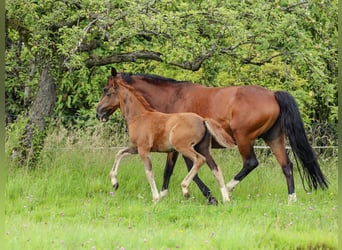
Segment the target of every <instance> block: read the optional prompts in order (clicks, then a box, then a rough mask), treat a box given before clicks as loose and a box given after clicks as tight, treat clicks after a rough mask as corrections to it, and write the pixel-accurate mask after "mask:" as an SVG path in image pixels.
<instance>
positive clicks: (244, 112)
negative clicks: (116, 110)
mask: <svg viewBox="0 0 342 250" xmlns="http://www.w3.org/2000/svg"><path fill="white" fill-rule="evenodd" d="M112 77H113V79H114V80H115V79H116V78H117V77H123V78H124V80H125V82H128V83H129V84H130V86H132V87H133V88H134V89H135V90H136V91H137V92H138V93H140V94H141V95H143V96H144V98H145V99H146V100H147V102H148V103H150V105H151V106H152V107H153V108H154V109H156V110H158V111H160V112H164V113H178V112H194V113H197V114H199V115H200V116H202V117H204V118H212V119H214V120H216V121H217V122H219V123H220V124H221V125H222V127H223V128H224V129H225V130H226V131H227V132H228V133H229V134H230V135H231V136H232V138H233V139H234V140H235V142H236V144H237V147H238V149H239V152H240V154H241V157H242V161H243V166H242V169H241V171H239V172H238V173H237V174H236V175H235V176H234V178H233V179H232V180H231V181H230V182H229V183H227V187H228V189H229V191H231V190H233V189H234V187H235V186H236V185H237V184H238V183H239V182H241V181H242V180H243V179H244V178H245V177H246V176H247V175H248V174H249V173H250V172H251V171H252V170H253V169H255V168H256V167H257V166H258V160H257V158H256V156H255V153H254V148H253V145H254V142H255V140H256V138H262V139H264V141H265V142H266V144H267V145H269V146H270V148H271V150H272V151H273V153H274V155H275V157H276V159H277V161H278V163H279V164H280V166H281V168H282V171H283V173H284V176H285V179H286V182H287V188H288V200H289V202H290V203H291V202H293V201H296V193H295V186H294V179H293V172H292V171H293V165H292V162H291V161H290V159H289V157H288V155H287V153H286V149H285V137H286V136H287V137H288V139H289V143H290V146H291V147H292V150H293V152H294V154H295V156H296V157H297V158H298V159H299V162H300V165H301V166H302V168H303V170H304V171H303V173H304V178H305V180H306V182H307V184H308V187H309V189H310V190H311V189H317V188H318V187H321V188H322V189H325V188H327V187H328V182H327V180H326V178H325V176H324V175H323V173H322V171H321V169H320V166H319V164H318V162H317V158H316V156H315V153H314V151H313V149H312V148H311V146H310V144H309V142H308V139H307V136H306V133H305V130H304V124H303V121H302V118H301V115H300V113H299V110H298V106H297V103H296V101H295V100H294V98H293V97H292V96H291V95H290V94H289V93H288V92H285V91H275V92H274V91H271V90H268V89H265V88H262V87H259V86H231V87H220V88H213V87H206V86H202V85H199V84H194V83H191V82H178V81H175V80H173V79H169V78H163V77H160V76H155V75H146V74H127V73H125V74H124V73H120V74H118V73H117V72H116V70H115V69H114V68H112ZM212 146H213V147H214V148H219V147H221V146H220V145H219V144H218V143H217V142H215V141H213V144H212ZM177 157H178V153H177V152H170V153H168V156H167V161H166V165H165V171H164V183H163V186H162V191H163V190H167V188H168V183H169V179H170V176H171V175H172V171H173V168H174V165H175V162H176V160H177ZM185 161H186V164H187V167H188V169H189V170H190V169H191V167H192V162H191V161H190V160H189V159H186V158H185ZM194 181H195V182H196V184H197V185H198V186H199V188H200V189H201V191H202V193H203V195H205V196H206V197H207V199H208V201H209V203H214V204H215V203H216V199H215V198H214V197H212V195H211V191H210V190H209V188H208V187H207V186H206V185H205V184H204V183H203V182H202V181H201V180H200V178H199V177H198V176H197V175H196V176H195V177H194ZM303 184H304V183H303Z"/></svg>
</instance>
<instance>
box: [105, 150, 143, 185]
mask: <svg viewBox="0 0 342 250" xmlns="http://www.w3.org/2000/svg"><path fill="white" fill-rule="evenodd" d="M137 153H138V151H137V148H136V147H130V148H124V149H121V150H120V151H119V152H118V153H117V154H116V156H115V161H114V164H113V167H112V170H111V171H110V173H109V176H110V179H111V182H112V185H113V188H114V189H115V190H116V189H118V188H119V183H118V180H117V179H116V176H117V175H118V169H119V164H120V161H121V160H122V158H124V157H126V156H128V155H132V154H137Z"/></svg>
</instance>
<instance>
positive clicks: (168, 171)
mask: <svg viewBox="0 0 342 250" xmlns="http://www.w3.org/2000/svg"><path fill="white" fill-rule="evenodd" d="M177 157H178V152H177V151H174V152H169V153H168V154H167V159H166V164H165V168H164V181H163V185H162V189H161V191H160V196H161V197H164V196H166V194H167V191H168V189H169V182H170V178H171V175H172V173H173V169H174V167H175V164H176V161H177ZM191 167H192V163H191Z"/></svg>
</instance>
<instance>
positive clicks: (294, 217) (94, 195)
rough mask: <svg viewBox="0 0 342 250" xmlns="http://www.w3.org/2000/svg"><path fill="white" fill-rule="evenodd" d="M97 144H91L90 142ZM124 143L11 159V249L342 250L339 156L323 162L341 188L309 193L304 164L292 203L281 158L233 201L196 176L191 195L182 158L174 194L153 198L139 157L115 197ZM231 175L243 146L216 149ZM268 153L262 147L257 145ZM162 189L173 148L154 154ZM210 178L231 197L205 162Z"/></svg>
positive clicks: (124, 168)
mask: <svg viewBox="0 0 342 250" xmlns="http://www.w3.org/2000/svg"><path fill="white" fill-rule="evenodd" d="M88 147H89V146H88ZM116 151H117V149H108V148H107V149H101V150H100V149H95V150H91V149H89V148H85V147H83V146H82V144H73V145H72V146H70V148H69V149H67V150H66V149H50V150H46V151H45V152H44V157H43V159H42V160H41V162H40V164H39V166H38V168H37V169H36V170H27V169H23V168H17V167H14V166H11V164H10V168H9V171H8V172H9V173H8V180H7V185H6V192H5V194H6V206H5V209H6V210H5V213H6V217H5V220H6V235H5V238H6V239H7V248H8V249H337V235H338V233H337V232H338V222H337V214H338V206H337V204H338V201H337V160H336V158H330V159H326V160H323V159H320V161H321V164H322V168H323V171H324V172H325V173H326V175H327V176H328V178H329V181H330V184H331V187H330V189H329V190H327V191H317V192H313V193H311V194H307V193H305V191H304V190H303V187H302V185H301V181H300V179H299V177H298V173H297V171H295V174H296V176H295V178H296V179H295V182H296V190H297V198H298V202H297V203H296V204H293V205H287V191H286V189H287V187H286V182H285V178H284V176H283V174H282V171H281V169H280V167H279V166H278V164H277V163H276V161H275V160H274V157H273V156H268V157H266V156H265V155H262V156H260V157H259V162H260V166H259V167H258V168H257V169H256V170H255V171H254V172H252V173H251V174H250V175H249V176H248V177H247V178H246V179H245V180H244V181H243V182H242V183H241V184H240V185H238V186H237V188H236V189H235V190H234V192H233V194H232V201H231V203H230V204H224V205H223V204H219V205H218V206H209V205H207V202H206V200H205V198H204V197H203V196H202V195H201V193H200V192H199V190H198V188H197V187H196V185H195V184H194V183H192V184H191V185H190V191H191V192H192V196H191V198H190V199H188V200H186V199H184V198H183V196H182V192H181V188H180V182H181V180H182V179H183V177H184V176H185V174H186V168H185V167H184V162H183V161H182V160H181V159H179V161H178V163H177V166H176V167H175V171H174V175H173V177H172V179H171V184H170V189H169V193H168V195H167V196H166V197H165V198H163V199H162V200H161V201H160V202H159V203H158V204H156V205H153V203H152V195H151V191H150V187H149V185H148V182H147V180H146V177H145V173H144V169H143V167H142V163H141V162H140V159H139V157H137V156H134V157H131V158H128V159H124V160H123V161H122V163H121V168H120V170H119V175H118V181H119V184H120V187H119V189H118V190H117V191H116V192H115V194H114V195H112V193H111V192H112V191H113V190H112V188H111V184H110V180H109V175H108V174H109V171H110V168H111V166H112V163H113V160H114V156H115V153H116ZM213 153H214V158H215V159H216V161H217V162H218V163H219V165H220V166H221V167H222V169H223V171H224V176H225V181H226V182H228V181H229V180H230V179H231V178H232V177H233V175H234V174H236V173H237V172H238V170H239V169H240V168H241V161H240V158H239V155H238V152H237V150H214V151H213ZM257 153H258V152H257ZM152 161H153V164H154V171H155V177H156V182H157V186H158V188H160V187H161V183H162V174H163V166H164V161H165V154H153V155H152ZM200 176H201V177H202V179H203V180H204V182H205V183H207V184H208V186H209V187H210V188H211V189H212V191H213V194H214V195H215V197H216V198H218V199H219V200H221V194H220V191H219V188H218V184H217V183H216V180H215V178H214V177H213V176H212V174H211V173H210V171H209V169H208V168H207V167H206V166H205V167H203V168H202V169H201V171H200Z"/></svg>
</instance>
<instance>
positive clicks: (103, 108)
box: [96, 68, 120, 122]
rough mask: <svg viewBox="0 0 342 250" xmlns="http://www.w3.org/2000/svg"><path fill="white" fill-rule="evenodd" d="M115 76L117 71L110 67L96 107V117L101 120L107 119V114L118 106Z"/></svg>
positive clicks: (111, 112)
mask: <svg viewBox="0 0 342 250" xmlns="http://www.w3.org/2000/svg"><path fill="white" fill-rule="evenodd" d="M116 76H117V72H116V70H115V69H114V68H112V75H111V76H109V77H108V80H107V83H106V85H105V87H104V88H103V94H102V97H101V99H100V101H99V103H98V104H97V107H96V118H97V119H99V120H100V121H101V122H106V121H108V118H109V116H110V115H111V114H113V113H114V111H115V110H116V109H118V108H119V107H120V99H119V96H118V83H117V81H116V79H115V78H116Z"/></svg>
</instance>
